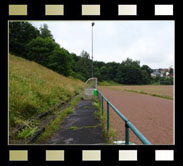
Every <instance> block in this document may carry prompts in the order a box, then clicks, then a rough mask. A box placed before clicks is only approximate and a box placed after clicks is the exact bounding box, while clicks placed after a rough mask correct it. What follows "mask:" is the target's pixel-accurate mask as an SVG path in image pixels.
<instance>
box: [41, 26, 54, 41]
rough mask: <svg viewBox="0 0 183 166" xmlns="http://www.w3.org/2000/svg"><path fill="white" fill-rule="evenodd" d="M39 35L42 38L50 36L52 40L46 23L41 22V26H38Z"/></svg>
mask: <svg viewBox="0 0 183 166" xmlns="http://www.w3.org/2000/svg"><path fill="white" fill-rule="evenodd" d="M40 36H41V37H42V38H50V39H51V40H53V41H54V39H53V35H52V34H51V31H50V30H49V29H48V25H47V24H43V26H41V27H40Z"/></svg>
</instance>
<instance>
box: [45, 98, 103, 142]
mask: <svg viewBox="0 0 183 166" xmlns="http://www.w3.org/2000/svg"><path fill="white" fill-rule="evenodd" d="M95 111H98V109H97V108H96V107H95V106H93V104H92V101H86V100H81V101H79V102H78V104H77V105H76V106H75V110H74V112H73V113H72V114H70V115H69V116H68V117H67V118H66V119H65V120H64V121H63V123H61V124H60V127H59V130H58V131H57V132H55V133H54V134H53V136H52V137H51V138H50V139H49V140H48V141H47V144H106V140H105V138H104V136H103V128H102V126H101V125H100V121H99V120H98V119H96V117H95Z"/></svg>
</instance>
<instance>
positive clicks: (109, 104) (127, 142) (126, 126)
mask: <svg viewBox="0 0 183 166" xmlns="http://www.w3.org/2000/svg"><path fill="white" fill-rule="evenodd" d="M99 95H100V96H101V97H102V101H101V103H102V114H103V112H104V111H103V99H104V100H105V101H106V102H107V131H109V106H111V108H112V109H113V110H114V111H115V112H116V113H117V115H118V116H119V117H120V118H121V119H122V120H123V121H125V144H129V128H130V129H131V130H132V132H133V133H134V134H135V135H136V136H137V137H138V138H139V140H140V141H141V142H142V143H143V144H145V145H152V144H151V142H150V141H149V140H148V139H147V138H146V137H145V136H144V135H143V134H142V133H141V132H140V131H139V130H138V129H137V128H136V127H135V126H134V125H133V124H132V123H131V122H130V121H129V120H128V119H127V118H126V117H125V116H124V115H123V114H122V113H121V112H120V111H119V110H118V109H117V108H116V107H115V106H114V105H113V104H111V103H110V101H109V100H108V99H107V98H106V97H105V96H104V95H102V93H101V92H99V91H98V97H99Z"/></svg>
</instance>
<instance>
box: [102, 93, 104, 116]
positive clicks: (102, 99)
mask: <svg viewBox="0 0 183 166" xmlns="http://www.w3.org/2000/svg"><path fill="white" fill-rule="evenodd" d="M103 114H104V104H103V96H102V115H103Z"/></svg>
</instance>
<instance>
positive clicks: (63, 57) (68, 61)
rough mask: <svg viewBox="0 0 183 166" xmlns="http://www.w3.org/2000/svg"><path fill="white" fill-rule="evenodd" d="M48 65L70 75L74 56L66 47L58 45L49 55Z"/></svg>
mask: <svg viewBox="0 0 183 166" xmlns="http://www.w3.org/2000/svg"><path fill="white" fill-rule="evenodd" d="M49 62H50V63H49V65H48V67H49V68H51V69H53V70H54V71H57V72H58V73H60V74H63V75H65V76H69V75H70V74H71V72H72V70H71V65H72V56H71V55H70V54H69V52H68V51H67V50H65V49H64V48H60V47H56V48H55V49H54V51H53V52H52V54H51V55H50V57H49Z"/></svg>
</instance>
